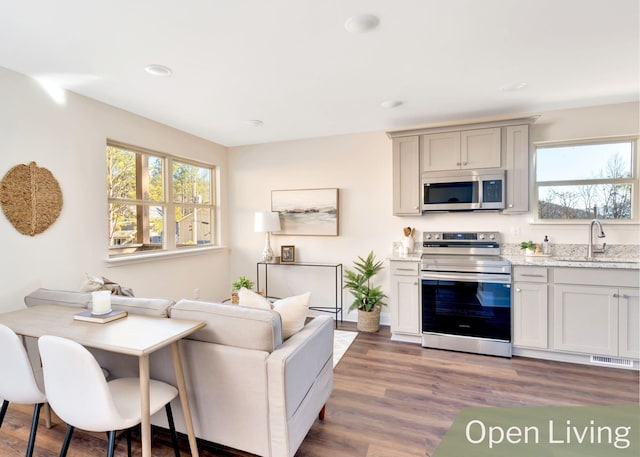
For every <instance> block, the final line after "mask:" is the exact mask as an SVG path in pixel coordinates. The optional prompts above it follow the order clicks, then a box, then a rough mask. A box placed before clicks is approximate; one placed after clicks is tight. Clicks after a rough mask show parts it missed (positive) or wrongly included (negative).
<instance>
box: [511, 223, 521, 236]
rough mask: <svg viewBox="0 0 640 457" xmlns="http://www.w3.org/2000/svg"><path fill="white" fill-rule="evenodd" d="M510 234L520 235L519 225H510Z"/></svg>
mask: <svg viewBox="0 0 640 457" xmlns="http://www.w3.org/2000/svg"><path fill="white" fill-rule="evenodd" d="M511 235H512V236H520V227H518V226H517V225H513V226H511Z"/></svg>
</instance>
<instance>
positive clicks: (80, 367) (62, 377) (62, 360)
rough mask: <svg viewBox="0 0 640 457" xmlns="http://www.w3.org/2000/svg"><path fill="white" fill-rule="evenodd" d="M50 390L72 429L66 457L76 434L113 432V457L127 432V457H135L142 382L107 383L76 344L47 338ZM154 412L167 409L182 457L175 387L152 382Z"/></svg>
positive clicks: (43, 350) (43, 348)
mask: <svg viewBox="0 0 640 457" xmlns="http://www.w3.org/2000/svg"><path fill="white" fill-rule="evenodd" d="M38 348H39V350H40V358H41V360H42V368H43V373H44V386H45V391H46V392H47V399H48V401H49V404H50V405H51V408H52V409H53V411H54V412H55V413H56V414H57V415H58V417H59V418H60V419H62V420H63V421H64V422H66V423H67V433H66V435H65V438H64V442H63V445H62V450H61V451H60V457H64V456H66V454H67V450H68V448H69V443H70V441H71V436H72V434H73V431H74V429H75V428H76V427H77V428H80V429H82V430H87V431H91V432H108V437H109V444H108V449H107V456H108V457H113V455H114V452H115V441H116V431H118V430H127V451H128V455H129V457H130V456H131V438H130V437H131V435H130V429H131V427H134V426H136V425H138V424H140V422H141V416H142V413H141V406H140V379H139V378H120V379H114V380H112V381H109V382H107V380H106V379H105V378H104V376H103V374H102V370H101V368H100V366H99V365H98V362H97V361H96V359H95V358H94V356H93V355H92V354H91V353H90V352H89V351H88V350H87V349H86V348H84V347H83V346H81V345H80V344H78V343H76V342H75V341H72V340H69V339H66V338H60V337H56V336H50V335H45V336H42V337H40V338H39V339H38ZM149 390H150V411H151V414H154V413H156V412H157V411H159V410H160V409H161V408H162V407H163V406H164V407H165V410H166V413H167V420H168V422H169V429H170V432H171V438H172V441H173V447H174V452H175V455H176V457H180V449H179V446H178V439H177V435H176V432H175V426H174V424H173V416H172V414H171V406H170V402H171V400H173V399H174V398H176V396H177V395H178V391H177V389H176V388H175V387H173V386H171V385H169V384H167V383H164V382H161V381H156V380H153V379H152V380H150V389H149Z"/></svg>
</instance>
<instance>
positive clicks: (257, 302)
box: [238, 287, 271, 309]
mask: <svg viewBox="0 0 640 457" xmlns="http://www.w3.org/2000/svg"><path fill="white" fill-rule="evenodd" d="M238 300H239V303H238V304H239V305H240V306H246V307H249V308H258V309H271V302H270V301H269V300H267V299H266V298H265V297H264V296H262V295H260V294H258V293H255V292H254V291H252V290H249V289H247V288H246V287H243V288H241V289H240V290H239V291H238Z"/></svg>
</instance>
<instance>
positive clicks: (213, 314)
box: [169, 299, 282, 352]
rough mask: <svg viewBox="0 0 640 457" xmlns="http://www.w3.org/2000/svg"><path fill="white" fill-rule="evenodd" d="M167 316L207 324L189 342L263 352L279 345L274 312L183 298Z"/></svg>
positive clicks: (279, 323) (278, 321)
mask: <svg viewBox="0 0 640 457" xmlns="http://www.w3.org/2000/svg"><path fill="white" fill-rule="evenodd" d="M169 313H170V316H171V318H173V319H186V320H192V321H200V322H204V323H206V324H207V325H206V327H204V328H203V329H200V330H198V331H197V332H195V333H194V334H193V335H191V337H189V339H193V340H198V341H205V342H209V343H216V344H224V345H227V346H234V347H239V348H246V349H256V350H259V351H267V352H272V351H273V350H274V349H276V348H277V347H278V346H280V345H281V344H282V324H281V320H280V315H279V314H278V313H276V312H275V311H271V310H267V309H255V308H247V307H243V306H237V305H231V304H224V303H211V302H203V301H196V300H187V299H183V300H180V301H179V302H178V303H176V304H175V305H173V306H172V307H171V308H170V310H169Z"/></svg>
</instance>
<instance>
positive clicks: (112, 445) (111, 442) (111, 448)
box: [107, 430, 116, 457]
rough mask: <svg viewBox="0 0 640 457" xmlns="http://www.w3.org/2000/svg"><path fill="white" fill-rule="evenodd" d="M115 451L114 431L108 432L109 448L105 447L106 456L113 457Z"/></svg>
mask: <svg viewBox="0 0 640 457" xmlns="http://www.w3.org/2000/svg"><path fill="white" fill-rule="evenodd" d="M115 453H116V431H115V430H111V431H110V432H109V448H108V449H107V457H113V456H114V455H115Z"/></svg>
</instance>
